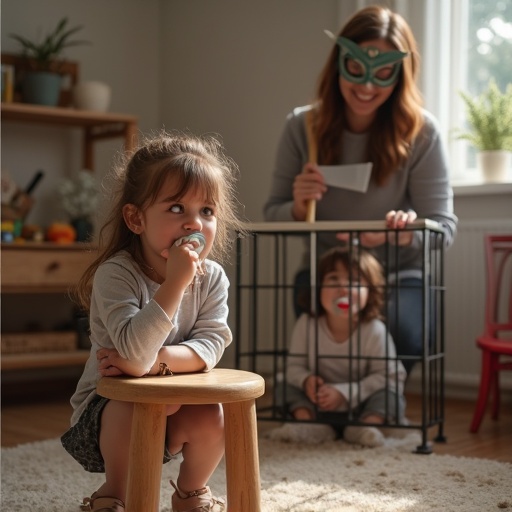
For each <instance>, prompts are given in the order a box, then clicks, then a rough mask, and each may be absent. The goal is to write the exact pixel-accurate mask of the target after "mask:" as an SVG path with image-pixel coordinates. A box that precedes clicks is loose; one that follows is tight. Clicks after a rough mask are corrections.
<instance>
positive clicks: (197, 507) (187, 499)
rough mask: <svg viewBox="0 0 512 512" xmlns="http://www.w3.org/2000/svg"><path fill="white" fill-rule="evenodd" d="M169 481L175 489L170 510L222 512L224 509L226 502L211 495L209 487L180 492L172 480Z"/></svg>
mask: <svg viewBox="0 0 512 512" xmlns="http://www.w3.org/2000/svg"><path fill="white" fill-rule="evenodd" d="M170 482H171V485H172V486H173V487H174V489H175V490H176V492H175V493H174V494H173V495H172V512H223V511H225V510H226V502H225V501H224V500H223V499H221V498H216V497H215V496H212V492H211V491H210V488H209V487H203V488H202V489H198V490H197V491H192V492H182V491H180V490H179V489H178V486H177V485H176V484H175V483H174V482H173V481H172V480H171V481H170Z"/></svg>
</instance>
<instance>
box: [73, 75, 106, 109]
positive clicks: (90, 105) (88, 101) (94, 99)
mask: <svg viewBox="0 0 512 512" xmlns="http://www.w3.org/2000/svg"><path fill="white" fill-rule="evenodd" d="M110 97H111V91H110V87H109V86H108V85H107V84H105V83H103V82H96V81H90V82H81V83H79V84H77V85H76V86H75V87H74V89H73V103H74V105H75V107H76V108H79V109H82V110H94V111H96V112H106V111H107V110H108V107H109V106H110Z"/></svg>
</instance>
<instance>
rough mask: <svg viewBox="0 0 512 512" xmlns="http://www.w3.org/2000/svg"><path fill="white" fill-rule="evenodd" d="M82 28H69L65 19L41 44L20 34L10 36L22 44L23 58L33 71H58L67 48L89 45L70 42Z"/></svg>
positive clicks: (76, 41)
mask: <svg viewBox="0 0 512 512" xmlns="http://www.w3.org/2000/svg"><path fill="white" fill-rule="evenodd" d="M82 28H83V27H82V26H81V25H78V26H75V27H71V28H68V18H66V17H64V18H62V19H61V20H60V21H59V22H58V23H57V26H56V27H55V29H54V30H53V31H52V32H50V33H49V34H48V35H46V36H45V37H44V38H43V40H42V41H40V42H34V41H30V40H29V39H27V38H26V37H23V36H20V35H18V34H9V37H11V38H12V39H14V40H16V41H18V43H20V45H21V47H22V53H23V56H24V57H25V58H26V59H27V61H28V62H29V65H30V67H31V68H32V69H34V70H37V71H56V70H57V69H56V68H57V67H58V61H59V60H60V59H62V52H63V50H64V49H65V48H69V47H71V46H79V45H83V44H89V42H88V41H82V40H70V37H71V36H73V34H76V33H77V32H78V31H80V30H82Z"/></svg>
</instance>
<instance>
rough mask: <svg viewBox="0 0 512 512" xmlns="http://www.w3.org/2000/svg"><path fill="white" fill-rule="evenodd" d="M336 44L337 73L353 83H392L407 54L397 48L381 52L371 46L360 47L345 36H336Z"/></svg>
mask: <svg viewBox="0 0 512 512" xmlns="http://www.w3.org/2000/svg"><path fill="white" fill-rule="evenodd" d="M336 44H337V45H338V46H339V47H340V58H339V74H340V75H341V76H342V77H343V78H344V79H345V80H348V81H349V82H352V83H354V84H366V83H372V84H374V85H376V86H377V87H389V86H390V85H393V84H394V83H396V81H397V80H398V73H399V72H400V68H401V66H402V60H403V59H404V58H405V57H406V56H407V55H408V53H407V52H401V51H398V50H394V51H390V52H381V51H380V50H379V49H378V48H373V47H371V46H370V47H367V48H361V47H360V46H359V45H357V44H356V43H354V42H353V41H351V40H350V39H347V38H346V37H338V38H337V39H336Z"/></svg>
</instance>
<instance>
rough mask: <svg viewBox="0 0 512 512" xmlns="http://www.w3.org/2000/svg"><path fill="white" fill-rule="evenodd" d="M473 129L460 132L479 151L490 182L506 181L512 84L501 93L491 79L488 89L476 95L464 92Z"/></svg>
mask: <svg viewBox="0 0 512 512" xmlns="http://www.w3.org/2000/svg"><path fill="white" fill-rule="evenodd" d="M459 94H460V96H461V98H462V99H463V100H464V104H465V107H466V115H467V122H468V125H469V129H468V130H467V131H459V132H458V133H457V138H458V139H463V140H467V141H468V142H469V143H470V144H471V145H472V146H473V147H474V148H475V149H476V150H477V164H478V167H479V168H480V170H481V171H482V174H483V176H484V179H485V180H486V181H503V178H504V177H505V175H506V173H507V171H508V169H509V168H510V163H511V160H512V158H511V157H512V84H508V85H507V88H506V90H505V92H503V93H502V92H501V91H500V89H499V88H498V86H497V85H496V81H495V80H494V79H491V80H490V81H489V85H488V87H487V89H486V90H485V91H484V92H483V93H482V94H481V95H479V96H476V97H472V96H470V95H469V94H467V93H465V92H462V91H460V92H459Z"/></svg>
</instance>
